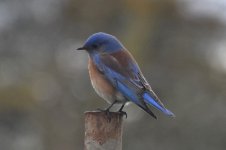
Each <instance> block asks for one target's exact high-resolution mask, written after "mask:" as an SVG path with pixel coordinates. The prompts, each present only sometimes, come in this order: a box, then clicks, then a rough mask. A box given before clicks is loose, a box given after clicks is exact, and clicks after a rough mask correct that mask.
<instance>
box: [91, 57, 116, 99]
mask: <svg viewBox="0 0 226 150" xmlns="http://www.w3.org/2000/svg"><path fill="white" fill-rule="evenodd" d="M88 69H89V75H90V80H91V83H92V86H93V88H94V90H95V91H96V93H97V94H98V95H99V96H100V97H102V98H103V99H105V100H106V101H108V102H109V103H112V101H114V97H115V92H116V91H115V88H114V87H113V86H112V85H111V83H110V82H109V81H108V80H107V79H106V78H105V77H104V75H103V74H102V73H101V72H100V71H99V70H98V69H97V67H96V66H95V64H94V63H93V61H92V60H91V59H90V58H89V65H88Z"/></svg>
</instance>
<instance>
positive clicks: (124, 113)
mask: <svg viewBox="0 0 226 150" xmlns="http://www.w3.org/2000/svg"><path fill="white" fill-rule="evenodd" d="M118 112H119V113H120V114H122V115H125V116H126V118H127V113H126V112H125V111H122V110H119V111H118Z"/></svg>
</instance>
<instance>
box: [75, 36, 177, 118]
mask: <svg viewBox="0 0 226 150" xmlns="http://www.w3.org/2000/svg"><path fill="white" fill-rule="evenodd" d="M77 50H84V51H86V52H88V56H89V58H88V72H89V76H90V80H91V84H92V86H93V88H94V90H95V92H96V93H97V94H98V95H99V96H100V97H101V98H103V99H104V100H106V101H107V102H108V103H109V104H110V105H109V107H107V108H106V109H104V111H105V112H109V111H110V109H111V108H112V106H113V105H114V104H121V107H120V109H119V110H118V112H121V113H124V114H126V112H124V111H123V108H124V106H125V104H127V103H128V102H133V103H135V104H136V105H137V106H139V107H140V108H142V109H143V110H144V111H145V112H147V113H148V114H149V115H151V116H152V117H153V118H155V119H157V116H156V115H155V114H154V113H153V112H152V111H151V108H150V107H154V108H156V109H157V110H160V111H161V112H163V113H164V114H165V115H167V116H170V117H175V115H174V113H173V112H171V111H170V110H168V109H167V108H166V107H165V106H164V105H163V103H162V102H161V100H160V99H159V98H158V96H157V95H156V94H155V93H154V91H153V90H152V88H151V86H150V84H149V83H148V82H147V80H146V79H145V77H144V75H143V74H142V72H141V70H140V67H139V66H138V63H137V62H136V61H135V59H134V57H133V56H132V54H131V53H130V52H129V51H128V50H127V49H126V48H125V47H124V45H123V44H122V43H121V42H120V41H119V40H118V39H117V38H116V37H115V36H113V35H111V34H108V33H104V32H97V33H94V34H92V35H90V36H89V37H88V39H87V40H86V41H85V43H84V45H83V46H82V47H79V48H77ZM126 116H127V114H126Z"/></svg>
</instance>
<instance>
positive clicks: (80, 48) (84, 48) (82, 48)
mask: <svg viewBox="0 0 226 150" xmlns="http://www.w3.org/2000/svg"><path fill="white" fill-rule="evenodd" d="M76 50H87V48H86V47H84V46H83V47H79V48H77V49H76Z"/></svg>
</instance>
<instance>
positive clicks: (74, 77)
mask: <svg viewBox="0 0 226 150" xmlns="http://www.w3.org/2000/svg"><path fill="white" fill-rule="evenodd" d="M100 31H102V32H107V33H110V34H113V35H115V36H117V37H118V38H119V40H121V41H122V43H124V45H125V47H127V49H129V50H130V52H131V53H132V54H133V55H134V57H135V58H136V59H137V61H138V63H139V64H140V67H141V69H142V70H143V73H144V75H145V76H146V78H147V80H148V81H149V82H150V83H151V85H152V87H153V89H154V91H156V93H157V94H158V95H159V97H160V98H161V99H162V101H163V103H164V104H165V105H166V106H167V107H168V108H169V109H170V110H172V111H173V112H174V113H175V114H176V118H174V119H172V118H167V117H166V116H164V115H163V114H162V113H160V112H158V111H155V110H154V112H155V113H156V114H157V116H158V120H154V119H153V118H151V117H150V116H149V115H148V114H146V113H145V112H143V111H142V110H141V109H139V108H138V107H137V106H135V105H133V104H131V105H129V106H127V107H126V108H125V110H126V111H127V113H128V118H127V119H126V120H125V123H124V133H123V149H124V150H137V149H142V150H147V149H153V150H165V149H168V150H179V149H183V150H191V149H192V150H202V149H205V150H213V149H217V150H225V148H226V41H225V38H226V0H217V1H216V0H199V1H197V0H161V1H159V0H139V1H138V0H137V1H129V0H120V1H105V0H93V1H86V0H85V1H84V0H20V1H18V0H1V1H0V149H1V150H62V149H65V150H79V149H83V138H84V114H83V113H84V112H85V111H87V110H95V109H96V108H104V107H106V106H107V104H106V102H105V101H104V100H102V99H101V98H99V97H98V96H97V95H96V93H95V92H94V90H93V89H92V87H91V84H90V81H89V77H88V72H87V54H86V53H84V52H80V51H79V52H78V51H76V50H75V49H76V48H78V47H79V46H81V45H82V44H83V42H84V41H85V40H86V38H87V37H88V36H89V35H91V34H93V33H95V32H100Z"/></svg>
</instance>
